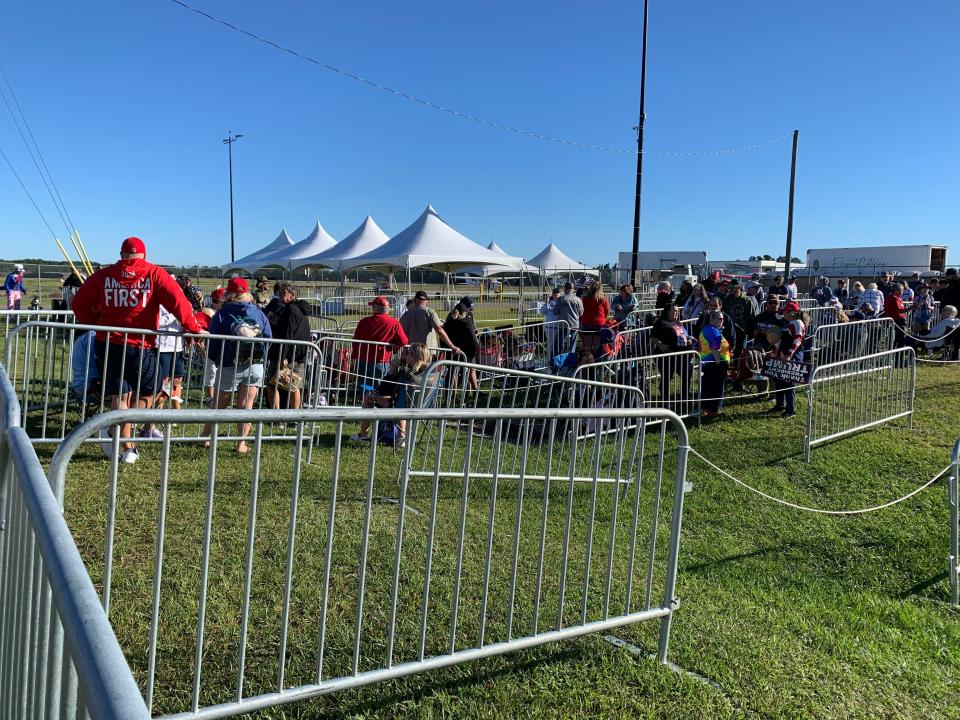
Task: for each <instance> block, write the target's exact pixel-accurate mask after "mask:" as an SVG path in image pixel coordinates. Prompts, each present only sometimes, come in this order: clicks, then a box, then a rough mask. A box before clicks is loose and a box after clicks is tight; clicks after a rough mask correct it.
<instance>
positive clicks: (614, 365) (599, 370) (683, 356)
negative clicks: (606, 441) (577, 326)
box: [573, 350, 701, 424]
mask: <svg viewBox="0 0 960 720" xmlns="http://www.w3.org/2000/svg"><path fill="white" fill-rule="evenodd" d="M573 377H574V378H581V379H589V380H596V381H599V382H614V383H619V384H621V385H627V386H630V387H637V388H640V390H641V392H642V393H643V397H644V407H648V408H665V409H667V410H670V411H671V412H674V413H676V414H677V415H679V416H680V417H682V418H696V420H697V423H698V424H699V422H700V409H701V407H700V406H701V383H700V380H701V367H700V354H699V353H698V352H697V351H695V350H683V351H680V352H672V353H662V354H654V355H642V356H637V357H626V358H618V359H614V360H606V361H603V362H598V363H589V364H585V365H580V366H579V367H578V368H577V369H576V371H575V372H574V375H573Z"/></svg>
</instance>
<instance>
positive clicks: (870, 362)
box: [804, 348, 917, 462]
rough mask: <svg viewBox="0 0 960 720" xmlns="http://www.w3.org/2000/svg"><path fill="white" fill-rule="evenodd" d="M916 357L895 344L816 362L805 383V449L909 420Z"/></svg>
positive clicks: (911, 410)
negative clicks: (878, 350) (891, 347)
mask: <svg viewBox="0 0 960 720" xmlns="http://www.w3.org/2000/svg"><path fill="white" fill-rule="evenodd" d="M916 376H917V362H916V357H915V355H914V352H913V348H899V349H896V350H887V351H885V352H881V353H875V354H872V355H866V356H864V357H859V358H854V359H851V360H841V361H839V362H834V363H828V364H826V365H818V366H816V367H814V368H813V370H812V371H811V373H810V380H809V383H808V384H807V425H806V432H805V434H804V454H805V457H806V459H807V461H808V462H809V460H810V451H811V449H812V448H813V447H814V446H815V445H820V444H822V443H825V442H829V441H831V440H835V439H837V438H840V437H844V436H846V435H850V434H852V433H856V432H860V431H861V430H866V429H868V428H871V427H876V426H877V425H881V424H883V423H888V422H892V421H894V420H897V419H899V418H903V417H905V418H907V420H908V424H909V426H910V427H912V426H913V400H914V394H915V388H916Z"/></svg>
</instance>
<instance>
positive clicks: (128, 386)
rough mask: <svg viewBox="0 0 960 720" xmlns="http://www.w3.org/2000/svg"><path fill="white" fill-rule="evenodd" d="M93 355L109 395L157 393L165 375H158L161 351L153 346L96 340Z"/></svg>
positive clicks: (139, 395) (144, 395)
mask: <svg viewBox="0 0 960 720" xmlns="http://www.w3.org/2000/svg"><path fill="white" fill-rule="evenodd" d="M93 355H94V358H95V359H96V363H97V370H99V372H100V377H101V378H103V388H104V393H105V394H106V395H107V396H110V395H125V394H127V393H128V392H131V391H132V392H134V394H135V395H136V396H137V397H148V396H150V395H155V394H156V392H157V386H158V385H159V382H160V380H161V379H162V377H160V376H158V370H157V354H156V352H154V351H153V350H152V349H151V348H141V347H135V346H133V345H122V344H120V343H107V342H104V341H103V340H94V342H93Z"/></svg>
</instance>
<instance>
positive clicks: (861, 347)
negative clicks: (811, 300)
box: [810, 318, 896, 377]
mask: <svg viewBox="0 0 960 720" xmlns="http://www.w3.org/2000/svg"><path fill="white" fill-rule="evenodd" d="M812 337H813V341H812V347H811V349H810V362H811V364H812V365H813V366H814V367H816V366H818V365H828V364H831V363H836V362H840V361H842V360H851V359H853V358H858V357H863V356H865V355H875V354H876V353H880V352H885V351H887V350H892V349H893V348H894V345H895V343H896V326H895V325H894V324H893V320H892V319H891V318H875V319H871V320H857V321H852V322H846V323H832V324H827V325H820V326H818V327H817V328H816V329H815V330H814V331H813V336H812ZM838 372H842V369H841V370H838ZM821 377H823V375H822V373H821Z"/></svg>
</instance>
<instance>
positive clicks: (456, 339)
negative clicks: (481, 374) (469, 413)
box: [443, 303, 480, 389]
mask: <svg viewBox="0 0 960 720" xmlns="http://www.w3.org/2000/svg"><path fill="white" fill-rule="evenodd" d="M470 319H471V313H470V310H469V309H468V308H466V307H464V306H463V305H462V304H461V303H457V304H456V305H454V306H453V310H451V311H450V314H449V315H447V321H446V322H445V323H444V324H443V330H444V332H445V333H447V336H448V337H449V338H450V341H451V342H452V343H453V344H454V345H455V346H456V347H458V348H460V351H461V352H462V353H463V354H464V355H465V356H466V361H467V362H471V363H472V362H476V357H477V353H478V352H479V350H480V346H479V344H478V342H477V335H476V333H475V332H474V330H473V328H472V327H471V326H470ZM454 359H457V358H454ZM469 382H470V387H471V388H473V389H476V388H477V387H478V386H479V383H478V381H477V373H476V371H475V370H471V371H470V378H469Z"/></svg>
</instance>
